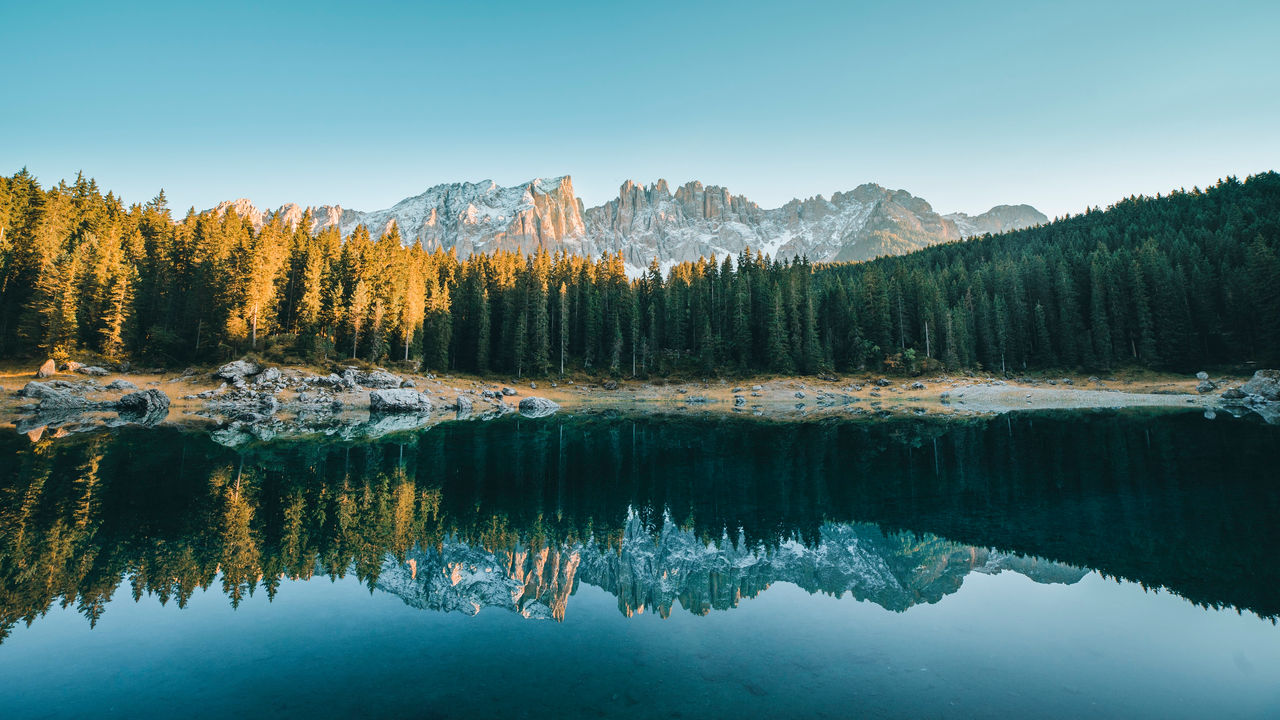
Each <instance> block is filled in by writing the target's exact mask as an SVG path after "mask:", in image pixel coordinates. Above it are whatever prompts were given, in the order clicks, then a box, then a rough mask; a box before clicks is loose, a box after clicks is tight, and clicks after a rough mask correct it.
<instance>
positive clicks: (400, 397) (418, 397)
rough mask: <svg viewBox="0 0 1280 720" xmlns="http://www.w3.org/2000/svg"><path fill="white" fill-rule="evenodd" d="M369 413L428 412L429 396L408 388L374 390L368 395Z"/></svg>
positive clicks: (429, 405) (429, 408)
mask: <svg viewBox="0 0 1280 720" xmlns="http://www.w3.org/2000/svg"><path fill="white" fill-rule="evenodd" d="M369 411H370V412H382V413H398V412H430V411H431V396H429V395H427V394H426V393H421V392H418V391H417V390H410V389H408V388H402V389H388V390H374V391H373V392H371V393H369Z"/></svg>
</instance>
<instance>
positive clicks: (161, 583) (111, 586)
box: [0, 413, 1280, 637]
mask: <svg viewBox="0 0 1280 720" xmlns="http://www.w3.org/2000/svg"><path fill="white" fill-rule="evenodd" d="M1278 430H1280V429H1278V428H1275V427H1271V426H1266V425H1264V424H1261V423H1258V422H1253V421H1250V420H1249V419H1229V418H1222V419H1219V420H1216V421H1213V422H1209V421H1206V420H1204V419H1203V418H1201V417H1200V416H1199V415H1192V414H1180V413H1175V414H1168V413H1157V414H1146V413H1089V414H1087V415H1081V414H1067V413H1063V414H1054V413H1047V414H1046V413H1037V414H1028V415H1020V416H1012V417H1001V418H982V419H973V420H971V421H967V422H955V421H946V422H941V421H929V420H922V419H913V420H900V421H881V422H852V421H849V422H822V423H801V424H775V423H767V422H756V421H752V420H744V419H733V418H726V419H705V420H702V419H700V420H682V419H666V418H636V419H631V418H598V417H597V418H572V417H557V418H550V419H545V420H540V421H529V420H520V419H514V418H511V419H504V420H498V421H493V422H488V423H456V424H446V425H441V426H437V427H435V428H432V429H430V430H428V431H425V432H420V433H407V434H403V435H395V436H389V437H385V438H381V439H379V440H377V441H372V442H350V441H338V440H326V439H292V440H285V441H277V442H272V443H264V444H257V445H250V446H247V447H241V448H239V449H237V450H230V449H228V448H225V447H223V446H220V445H218V444H216V443H214V442H211V441H210V440H209V438H208V437H207V436H206V435H203V434H201V433H199V432H185V431H180V430H176V429H152V430H129V429H121V430H117V431H114V432H110V433H102V434H97V435H86V436H71V437H67V438H60V439H57V440H54V441H47V440H46V441H41V442H38V443H35V444H31V443H29V442H28V441H27V440H26V439H25V438H21V437H19V436H17V435H12V436H7V437H4V438H0V457H3V458H4V459H5V461H4V463H3V464H0V637H4V636H6V635H7V634H8V633H9V632H10V631H11V630H12V628H13V627H14V626H15V625H16V624H17V623H19V622H24V623H27V624H30V623H32V622H36V621H38V618H40V617H41V616H42V615H43V614H45V613H46V612H47V611H48V610H49V609H50V608H51V607H52V606H53V605H54V604H55V603H63V604H68V605H74V606H75V607H76V608H77V609H78V611H79V612H80V613H81V614H83V615H84V616H85V617H86V618H87V619H88V620H89V622H90V623H93V622H96V621H97V619H98V618H99V617H100V616H101V614H102V613H103V612H104V610H105V609H106V607H107V603H108V601H109V600H110V599H111V598H112V597H113V595H115V594H116V593H117V591H118V589H119V588H120V586H121V585H124V584H127V586H128V587H129V589H130V592H131V593H132V595H133V597H134V599H135V600H137V599H141V598H143V597H145V596H155V597H156V598H158V599H159V601H160V602H168V601H170V600H173V601H176V602H177V604H178V605H179V606H182V605H185V603H186V602H187V600H188V599H189V598H190V597H191V596H192V594H193V593H194V592H195V591H196V590H197V589H203V588H208V587H211V586H220V587H221V590H222V591H223V592H224V593H225V594H226V595H227V597H228V598H229V601H230V603H231V604H232V605H233V606H235V605H238V604H239V603H240V602H241V601H242V600H243V599H244V598H245V597H246V596H247V595H251V594H254V593H258V592H261V593H266V594H267V595H268V597H274V596H275V593H276V591H277V589H278V587H279V586H280V584H281V582H282V581H283V580H284V579H307V578H311V577H315V576H320V575H325V576H347V575H349V574H354V575H355V576H356V577H358V578H359V579H360V580H361V581H362V582H363V583H364V584H366V585H367V586H368V587H369V588H371V589H374V588H379V589H381V590H384V591H387V592H391V593H394V594H396V595H398V596H399V597H401V598H402V599H403V600H404V601H405V602H406V603H408V604H410V605H412V606H415V607H422V608H428V609H433V610H446V611H455V610H456V611H462V612H466V613H474V612H477V611H479V610H481V609H482V608H485V607H499V608H505V609H508V610H511V611H514V612H519V613H521V614H523V615H525V616H526V617H552V618H558V619H563V617H564V616H565V613H566V607H567V605H568V604H570V601H569V596H570V595H572V594H573V593H574V591H575V589H576V588H577V587H578V586H579V584H581V583H586V584H589V585H593V586H597V587H600V588H602V589H604V590H605V591H607V592H609V593H611V594H613V595H614V596H615V597H616V598H617V602H618V607H619V609H620V610H621V611H622V612H623V613H624V614H627V615H630V614H632V613H639V612H652V613H657V614H660V615H662V616H666V615H668V614H669V613H671V612H672V610H673V608H675V607H676V605H679V606H680V607H681V608H684V609H686V610H689V611H692V612H694V613H698V614H704V613H707V612H708V611H710V610H723V609H729V608H733V607H735V606H736V605H737V604H738V602H739V600H740V599H742V598H748V597H753V596H755V595H757V594H759V593H761V592H762V591H764V590H765V589H766V588H768V587H769V586H770V585H771V584H773V583H778V582H788V583H793V584H795V585H797V586H799V587H800V588H803V589H805V590H807V591H809V592H822V593H828V594H831V595H836V596H841V595H844V594H846V593H847V594H850V595H852V596H853V597H855V598H857V599H859V600H868V601H871V602H874V603H876V604H878V605H880V606H882V607H884V608H887V609H890V610H895V611H903V610H907V609H908V608H910V607H912V606H913V605H916V604H919V603H934V602H939V601H940V600H942V599H943V598H945V597H946V596H947V595H948V594H950V593H954V592H955V591H956V590H957V589H958V588H959V587H960V585H961V583H962V582H963V581H964V578H965V576H966V575H967V574H968V573H970V572H978V573H994V572H1000V571H1004V570H1010V571H1014V572H1018V573H1022V574H1024V575H1026V576H1027V577H1029V578H1031V579H1033V580H1035V581H1036V582H1053V583H1074V582H1076V581H1078V580H1080V578H1081V577H1083V576H1084V575H1085V574H1086V573H1087V572H1088V571H1087V570H1086V569H1085V568H1089V569H1094V570H1098V571H1100V572H1102V573H1104V574H1106V575H1110V576H1115V577H1117V578H1124V579H1128V580H1133V581H1137V582H1140V583H1142V584H1143V585H1144V586H1146V587H1152V588H1164V589H1167V590H1169V591H1171V592H1173V593H1176V594H1178V595H1180V596H1182V597H1184V598H1186V599H1187V600H1189V601H1191V602H1195V603H1198V604H1201V605H1205V606H1211V607H1224V606H1230V607H1234V608H1237V609H1240V610H1247V611H1250V612H1253V613H1256V614H1257V615H1260V616H1262V617H1266V618H1272V619H1274V618H1275V617H1276V615H1277V613H1280V569H1277V567H1276V566H1275V564H1274V562H1272V558H1271V557H1270V556H1271V554H1272V551H1273V549H1274V548H1275V547H1278V546H1280V532H1278V531H1277V528H1276V525H1275V523H1274V518H1275V517H1277V516H1280V487H1278V486H1277V484H1276V483H1274V482H1273V481H1272V480H1271V478H1272V475H1271V473H1272V472H1273V471H1272V468H1271V460H1272V457H1273V455H1274V450H1275V448H1276V447H1277V442H1276V441H1277V438H1278V435H1277V432H1278ZM1044 558H1048V559H1044Z"/></svg>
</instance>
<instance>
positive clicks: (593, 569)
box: [377, 516, 1088, 620]
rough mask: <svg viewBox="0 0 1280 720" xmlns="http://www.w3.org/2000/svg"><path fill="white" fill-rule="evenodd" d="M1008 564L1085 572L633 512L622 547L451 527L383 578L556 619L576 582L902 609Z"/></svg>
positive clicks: (416, 593) (831, 532) (706, 605)
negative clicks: (711, 536)
mask: <svg viewBox="0 0 1280 720" xmlns="http://www.w3.org/2000/svg"><path fill="white" fill-rule="evenodd" d="M1004 570H1010V571H1013V572H1018V573H1021V574H1023V575H1025V576H1027V577H1029V578H1031V579H1032V580H1034V581H1035V582H1041V583H1065V584H1071V583H1075V582H1078V581H1079V580H1080V579H1081V578H1082V577H1084V576H1085V575H1086V574H1087V572H1088V571H1086V570H1082V569H1079V568H1073V567H1070V566H1067V565H1062V564H1060V563H1055V562H1050V561H1047V560H1041V559H1035V558H1024V557H1019V556H1014V555H1007V554H1003V553H997V552H992V551H989V550H986V549H981V548H972V547H968V546H964V545H959V544H957V543H953V542H950V541H947V540H943V539H941V538H937V537H933V536H905V535H903V536H897V535H886V534H885V533H884V532H882V531H881V530H880V528H879V527H878V526H875V525H869V524H857V523H853V524H836V523H828V524H825V525H823V526H822V527H821V529H820V539H819V542H817V543H816V544H813V545H806V544H803V543H800V542H798V541H795V540H789V541H785V542H782V543H780V544H779V545H778V546H777V547H775V548H771V549H765V548H760V547H755V548H753V547H747V545H746V544H745V543H742V542H738V543H733V542H730V540H729V539H728V538H722V539H721V541H720V542H718V543H707V542H705V541H704V540H703V539H702V538H700V537H699V536H698V535H697V533H695V532H693V531H692V530H682V529H680V528H677V527H675V526H674V525H673V524H672V523H670V522H668V523H666V525H665V526H664V528H663V529H662V530H660V531H659V532H657V533H656V534H655V533H654V532H652V531H651V530H650V529H648V528H646V527H645V526H644V524H643V523H642V522H641V521H640V520H639V519H638V518H636V517H634V516H633V517H632V518H631V519H629V520H628V522H627V525H626V527H625V529H624V533H623V536H622V540H621V542H620V543H619V544H618V545H617V546H616V547H608V548H606V547H600V546H597V545H596V544H594V543H592V542H588V543H572V544H563V545H560V546H553V547H541V548H530V547H524V546H517V547H513V548H507V549H503V550H488V549H484V548H480V547H476V546H473V545H469V544H467V543H464V542H461V541H458V540H456V539H450V540H446V541H445V542H443V543H442V544H441V546H440V547H439V548H438V549H437V548H428V549H423V548H416V549H414V550H412V551H410V552H409V553H408V554H407V555H406V557H405V559H404V561H403V562H401V561H399V560H397V559H396V558H394V557H391V556H389V557H388V558H387V559H386V561H385V562H384V563H383V566H382V570H381V572H380V574H379V576H378V580H377V587H378V588H379V589H381V590H384V591H386V592H390V593H393V594H395V595H397V596H399V597H400V598H401V599H403V600H404V601H405V603H407V604H409V605H411V606H413V607H419V608H422V609H429V610H437V611H444V612H462V613H465V614H468V615H473V614H475V613H477V612H480V611H481V610H482V609H485V608H500V609H504V610H507V611H510V612H515V613H519V614H521V615H523V616H525V617H527V618H554V619H557V620H560V619H563V618H564V615H565V611H566V609H567V606H568V602H569V597H570V595H572V594H573V593H574V592H575V590H576V589H577V586H578V584H579V583H586V584H588V585H593V586H596V587H599V588H601V589H603V590H605V591H606V592H609V593H611V594H612V595H614V596H615V597H617V598H618V609H619V611H620V612H622V613H623V614H624V615H627V616H630V615H632V614H637V613H644V612H656V613H658V614H659V615H661V616H663V617H666V616H667V615H669V614H670V613H671V610H672V608H673V607H675V606H676V604H677V603H678V604H679V606H680V607H682V608H684V609H686V610H689V611H691V612H694V613H696V614H700V615H702V614H706V613H708V612H709V611H711V610H726V609H730V608H733V607H736V606H737V605H738V603H739V602H740V601H741V600H742V599H743V598H751V597H754V596H756V595H758V594H760V593H761V592H763V591H764V590H766V589H767V588H768V587H769V586H770V585H772V584H774V583H777V582H789V583H793V584H795V585H797V586H799V587H801V588H803V589H805V590H807V591H809V592H811V593H817V592H821V593H826V594H828V595H832V596H835V597H843V596H844V595H846V594H847V595H851V596H852V597H853V598H855V599H857V600H860V601H861V600H866V601H870V602H874V603H876V604H877V605H880V606H881V607H883V608H885V609H888V610H893V611H897V612H901V611H905V610H907V609H909V608H911V607H912V606H914V605H917V604H920V603H935V602H938V601H939V600H941V599H942V598H943V597H944V596H946V595H949V594H951V593H954V592H956V591H957V590H959V589H960V586H961V584H962V583H963V581H964V578H965V576H966V575H968V574H969V573H970V572H978V573H985V574H995V573H999V572H1002V571H1004Z"/></svg>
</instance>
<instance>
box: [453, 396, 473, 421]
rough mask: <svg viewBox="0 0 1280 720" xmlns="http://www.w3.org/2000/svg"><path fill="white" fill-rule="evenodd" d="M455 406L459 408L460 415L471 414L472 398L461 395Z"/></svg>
mask: <svg viewBox="0 0 1280 720" xmlns="http://www.w3.org/2000/svg"><path fill="white" fill-rule="evenodd" d="M454 407H455V408H457V410H458V416H459V417H461V416H465V415H470V414H471V398H469V397H467V396H466V395H459V396H458V402H456V403H454Z"/></svg>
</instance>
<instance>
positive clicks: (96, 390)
mask: <svg viewBox="0 0 1280 720" xmlns="http://www.w3.org/2000/svg"><path fill="white" fill-rule="evenodd" d="M28 372H29V371H28ZM15 379H19V380H21V381H22V385H21V387H19V388H16V389H6V390H7V391H3V392H0V423H11V424H12V425H13V427H14V428H15V429H16V430H17V431H18V432H21V433H24V434H27V435H28V436H30V437H31V438H32V439H33V440H38V439H41V438H44V437H58V436H61V435H66V434H69V433H73V432H83V431H86V430H92V429H95V428H98V427H116V426H120V425H128V424H136V425H143V426H147V425H156V424H159V423H161V422H167V423H201V424H204V425H206V426H207V427H208V429H209V430H210V432H211V433H212V434H213V435H214V437H215V438H217V439H218V440H219V442H222V443H224V444H227V445H239V444H243V443H246V442H252V441H256V440H257V441H261V440H270V439H272V438H275V437H278V436H281V435H309V434H324V435H337V436H341V437H344V438H355V437H375V436H380V435H385V434H387V433H391V432H398V431H404V430H412V429H415V428H420V427H425V426H428V425H431V424H434V423H437V422H441V421H445V420H453V419H474V420H482V421H483V420H490V419H493V418H496V417H501V416H503V415H507V414H509V413H519V414H520V415H521V416H524V417H528V418H543V417H547V416H549V415H552V414H554V413H556V412H558V411H560V410H561V409H562V408H563V409H564V410H567V411H574V412H612V411H619V412H639V413H680V414H689V413H731V414H747V415H751V416H756V417H766V418H774V419H783V420H786V419H802V418H810V417H822V416H867V417H872V418H874V417H888V416H893V415H946V416H968V415H978V414H992V413H1003V412H1011V411H1016V410H1035V409H1089V408H1126V407H1181V408H1185V407H1195V408H1199V409H1202V410H1203V412H1204V413H1205V415H1206V417H1210V418H1212V417H1214V416H1215V415H1216V414H1217V413H1218V412H1227V413H1231V414H1234V415H1244V414H1249V413H1257V414H1258V415H1260V416H1261V417H1262V418H1263V419H1264V420H1266V421H1267V422H1270V423H1276V422H1280V372H1278V371H1275V370H1259V371H1257V372H1256V373H1255V374H1254V375H1253V376H1252V377H1249V378H1244V377H1218V378H1216V379H1211V378H1210V377H1209V375H1208V374H1207V373H1203V372H1202V373H1198V374H1197V375H1196V376H1195V377H1194V378H1190V377H1179V376H1168V375H1166V376H1147V377H1141V378H1137V379H1133V378H1127V377H1126V378H1116V377H1107V378H1101V377H1096V376H1093V377H1088V378H1073V377H1021V378H1012V379H997V378H993V377H972V376H955V377H953V376H937V377H929V378H910V379H900V378H899V379H890V378H887V377H876V376H864V377H861V378H846V379H841V378H837V377H834V376H825V377H821V378H795V377H781V378H762V379H759V380H757V381H754V382H751V383H749V384H748V383H742V384H734V383H731V382H729V381H727V380H721V379H714V380H702V381H697V382H683V383H677V382H667V381H662V380H658V381H653V382H640V381H625V382H619V381H616V380H604V381H598V382H597V381H582V380H578V381H575V380H573V379H565V380H563V381H560V382H556V381H544V382H543V386H542V387H539V383H538V382H537V381H533V382H530V381H524V382H522V383H516V382H514V381H512V382H510V383H508V384H505V385H504V384H501V383H494V382H492V381H490V380H488V379H481V378H467V377H455V376H444V377H439V376H436V375H432V374H397V373H393V372H389V371H387V370H384V369H377V368H375V369H361V368H358V367H354V366H351V367H344V368H342V372H340V373H338V372H331V373H328V374H319V373H316V372H314V371H310V370H307V369H304V368H296V367H276V366H264V365H261V364H259V363H257V362H254V361H251V360H248V359H244V360H236V361H234V362H230V363H227V364H225V365H222V366H220V367H218V368H216V369H213V370H212V371H209V370H204V371H201V370H198V369H194V368H193V369H188V370H186V371H183V372H182V373H180V374H176V375H169V374H164V373H147V372H138V371H134V372H128V373H126V372H113V371H111V370H107V369H105V368H102V367H97V366H85V365H81V364H79V363H66V364H64V365H63V366H61V367H57V366H56V365H55V364H54V363H53V361H49V362H46V363H45V364H44V365H42V366H41V367H40V368H39V369H38V370H37V371H36V372H35V373H34V374H28V375H26V378H25V379H23V378H21V373H20V372H19V373H11V374H7V375H3V376H0V382H4V383H10V382H11V381H12V380H15Z"/></svg>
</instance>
